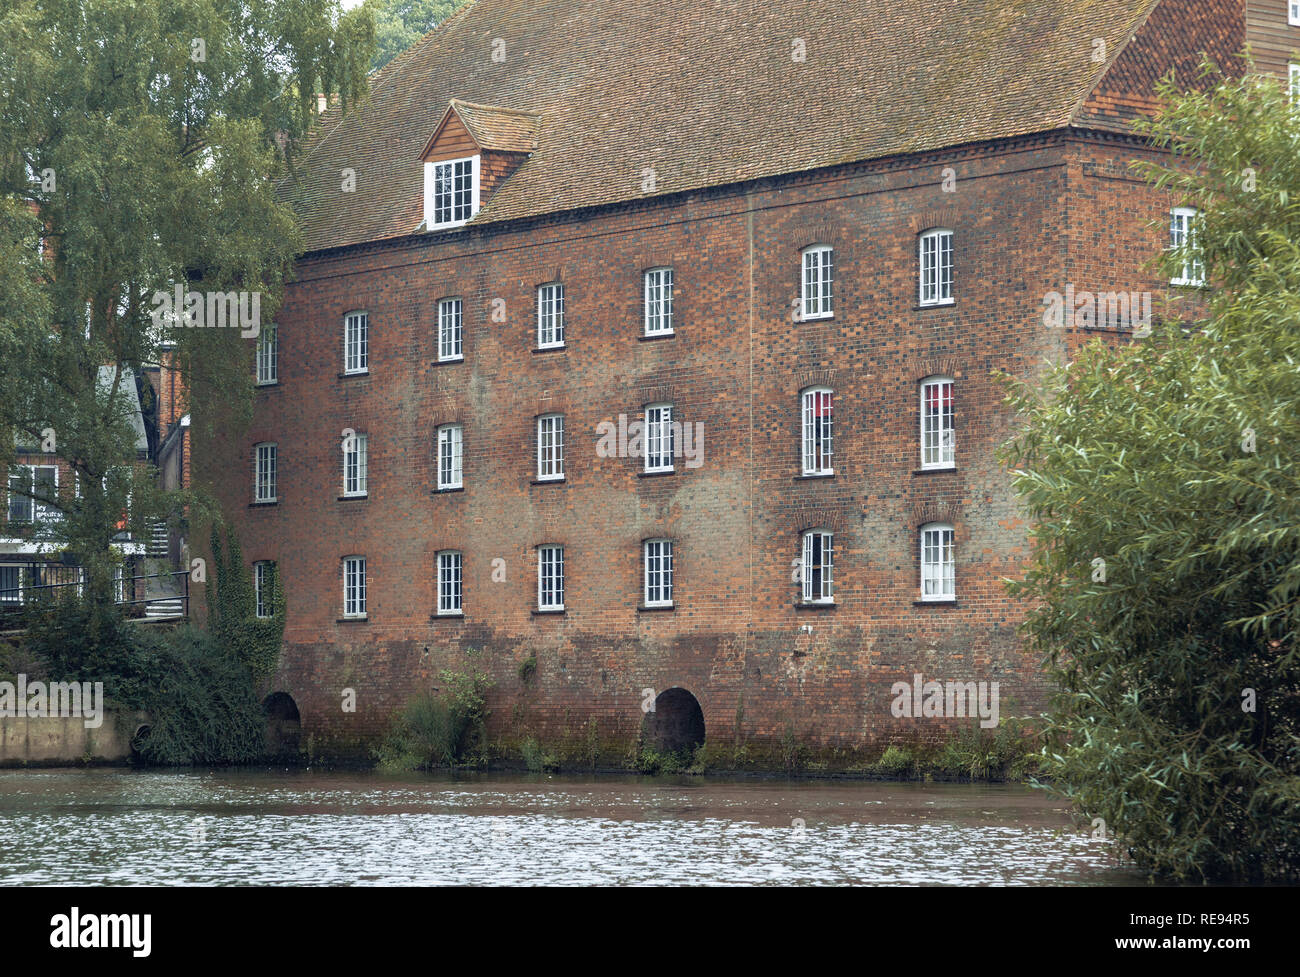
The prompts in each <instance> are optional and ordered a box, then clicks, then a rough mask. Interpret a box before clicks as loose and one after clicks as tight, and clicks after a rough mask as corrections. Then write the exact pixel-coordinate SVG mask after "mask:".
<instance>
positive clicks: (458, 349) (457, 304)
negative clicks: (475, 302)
mask: <svg viewBox="0 0 1300 977" xmlns="http://www.w3.org/2000/svg"><path fill="white" fill-rule="evenodd" d="M464 358H465V304H464V302H462V301H461V300H460V299H458V298H449V299H441V300H439V302H438V362H439V363H454V362H456V361H457V360H463V359H464Z"/></svg>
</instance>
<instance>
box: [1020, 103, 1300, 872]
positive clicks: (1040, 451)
mask: <svg viewBox="0 0 1300 977" xmlns="http://www.w3.org/2000/svg"><path fill="white" fill-rule="evenodd" d="M1162 94H1164V95H1165V96H1166V97H1167V98H1169V99H1170V100H1171V107H1170V108H1169V109H1168V110H1167V111H1166V112H1165V114H1164V115H1163V116H1162V118H1160V119H1158V120H1156V121H1155V122H1153V123H1151V124H1150V125H1149V126H1148V132H1149V134H1150V135H1151V137H1152V138H1153V139H1154V140H1155V142H1156V143H1157V144H1158V145H1164V146H1167V147H1170V148H1173V149H1176V150H1177V152H1178V154H1179V156H1180V157H1182V158H1181V159H1180V160H1177V161H1176V163H1182V164H1189V165H1176V166H1173V167H1170V168H1166V169H1161V170H1158V177H1157V178H1158V181H1159V185H1161V186H1165V187H1167V188H1169V189H1171V190H1172V191H1173V197H1172V201H1171V202H1172V203H1175V204H1177V203H1183V202H1189V203H1193V204H1195V205H1197V206H1199V207H1201V208H1202V211H1203V214H1204V222H1203V224H1202V227H1201V231H1200V237H1199V241H1200V251H1201V256H1202V257H1203V260H1204V261H1205V267H1206V272H1207V278H1208V280H1210V281H1211V282H1214V283H1215V284H1216V286H1218V287H1217V288H1216V290H1215V292H1214V293H1212V295H1211V296H1210V305H1209V316H1208V318H1207V319H1206V321H1204V322H1203V323H1198V326H1199V327H1200V328H1198V329H1197V330H1193V331H1191V332H1187V333H1184V332H1183V331H1182V330H1181V329H1179V328H1178V327H1177V326H1176V325H1169V326H1167V327H1166V328H1164V329H1157V331H1156V333H1155V335H1154V336H1153V338H1152V339H1151V340H1150V341H1148V342H1145V343H1134V344H1132V345H1126V346H1120V347H1118V348H1108V347H1107V346H1104V345H1102V344H1101V343H1099V342H1094V343H1092V344H1090V345H1088V346H1087V347H1085V348H1083V349H1082V350H1080V351H1079V353H1078V355H1077V356H1076V358H1075V360H1074V362H1073V363H1071V364H1069V365H1067V366H1063V367H1057V368H1054V369H1051V370H1050V371H1049V372H1048V373H1047V374H1046V376H1045V378H1044V380H1043V383H1042V388H1041V389H1035V388H1033V387H1031V386H1029V385H1027V384H1024V383H1016V382H1010V381H1008V384H1007V385H1008V388H1009V396H1008V401H1009V403H1010V404H1011V405H1012V406H1013V407H1015V408H1016V409H1017V410H1018V411H1020V412H1021V413H1022V414H1023V415H1024V416H1025V418H1026V419H1027V424H1026V426H1025V427H1024V428H1023V430H1022V431H1021V433H1019V434H1018V435H1017V436H1016V437H1015V438H1014V439H1013V441H1012V442H1011V443H1010V444H1008V446H1007V447H1006V449H1005V460H1006V461H1007V463H1008V466H1009V467H1011V468H1013V469H1014V472H1013V475H1014V478H1015V485H1016V488H1017V490H1018V491H1019V493H1020V495H1021V497H1022V499H1023V501H1024V504H1025V507H1026V509H1027V511H1028V513H1029V515H1030V517H1031V518H1032V519H1033V521H1034V525H1035V528H1034V529H1033V538H1032V545H1033V559H1032V563H1031V565H1030V567H1029V568H1028V570H1027V572H1026V574H1025V577H1024V579H1023V580H1022V581H1020V582H1018V583H1014V584H1012V585H1011V590H1012V592H1013V593H1014V594H1016V595H1019V596H1021V597H1024V598H1027V599H1029V613H1028V620H1027V623H1026V627H1025V633H1026V635H1027V637H1028V639H1029V641H1030V643H1031V644H1032V646H1033V647H1034V648H1036V649H1037V650H1038V651H1039V652H1040V653H1041V654H1042V656H1043V658H1044V661H1045V662H1046V665H1047V668H1048V670H1049V672H1050V674H1051V676H1052V678H1053V679H1054V680H1055V682H1056V683H1057V685H1058V687H1059V693H1058V694H1057V695H1056V697H1055V699H1054V701H1053V712H1052V716H1051V720H1050V726H1049V728H1048V729H1047V731H1046V732H1047V735H1048V743H1049V747H1048V749H1047V750H1046V751H1045V756H1044V765H1043V772H1044V773H1045V774H1047V775H1048V776H1050V777H1051V778H1053V782H1054V786H1055V787H1056V789H1058V790H1059V791H1061V792H1062V793H1063V794H1064V795H1065V796H1066V797H1069V798H1071V799H1072V800H1073V801H1075V802H1076V804H1077V806H1078V808H1079V810H1080V811H1081V812H1082V815H1083V817H1084V818H1085V819H1091V818H1093V817H1101V818H1104V819H1105V821H1106V824H1107V826H1108V828H1109V829H1110V831H1111V832H1112V833H1113V834H1114V835H1115V836H1116V837H1117V838H1118V839H1119V841H1120V842H1121V843H1122V844H1123V846H1124V847H1126V848H1127V850H1128V852H1129V853H1130V854H1131V856H1132V858H1133V859H1134V860H1135V862H1136V863H1137V864H1138V865H1139V866H1141V867H1143V868H1144V869H1146V870H1149V871H1150V872H1152V873H1153V874H1158V875H1162V876H1168V877H1172V878H1175V879H1189V880H1250V881H1259V880H1284V879H1285V880H1295V879H1297V878H1300V738H1298V736H1300V661H1298V660H1297V651H1296V642H1297V635H1298V633H1300V329H1297V327H1296V323H1297V322H1300V246H1297V242H1300V200H1296V199H1295V198H1294V188H1295V187H1297V186H1300V152H1298V151H1297V150H1298V149H1300V137H1298V132H1300V130H1298V128H1297V125H1296V117H1295V115H1294V114H1293V111H1292V109H1291V107H1290V105H1289V104H1288V102H1287V99H1286V97H1285V95H1284V94H1283V93H1282V92H1281V91H1280V90H1279V88H1278V86H1277V85H1276V84H1275V83H1273V82H1271V81H1259V80H1253V79H1252V80H1247V81H1244V82H1239V81H1231V80H1229V81H1224V82H1222V83H1220V84H1217V85H1215V86H1212V87H1211V88H1210V89H1209V90H1207V91H1206V92H1203V93H1199V94H1198V93H1193V94H1188V95H1179V94H1178V93H1176V92H1175V91H1174V90H1173V89H1172V88H1171V87H1168V86H1166V87H1165V88H1164V90H1163V92H1162ZM1247 169H1249V170H1251V171H1252V172H1253V174H1254V177H1255V180H1256V185H1255V187H1254V189H1253V190H1252V189H1246V181H1245V179H1244V175H1245V171H1246V170H1247ZM1169 257H1170V259H1171V260H1173V261H1178V260H1180V256H1178V255H1172V256H1169ZM1097 561H1103V562H1097ZM1247 690H1253V692H1252V691H1247ZM1252 694H1253V696H1255V697H1257V705H1256V706H1255V711H1247V709H1246V708H1244V707H1248V706H1249V705H1250V701H1249V700H1250V697H1251V696H1252Z"/></svg>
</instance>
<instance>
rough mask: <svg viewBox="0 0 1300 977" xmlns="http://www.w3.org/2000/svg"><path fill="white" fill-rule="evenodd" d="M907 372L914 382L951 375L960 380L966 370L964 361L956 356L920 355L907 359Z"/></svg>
mask: <svg viewBox="0 0 1300 977" xmlns="http://www.w3.org/2000/svg"><path fill="white" fill-rule="evenodd" d="M907 367H908V373H909V374H911V377H912V380H913V382H915V383H920V382H921V381H922V380H927V379H929V378H930V377H952V378H953V379H954V380H960V379H962V377H963V376H964V374H965V371H966V361H965V360H963V359H961V358H960V357H957V356H921V357H917V358H916V359H913V360H909V361H908V364H907Z"/></svg>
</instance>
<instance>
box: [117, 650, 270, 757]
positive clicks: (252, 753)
mask: <svg viewBox="0 0 1300 977" xmlns="http://www.w3.org/2000/svg"><path fill="white" fill-rule="evenodd" d="M158 652H159V654H158V657H159V663H160V666H161V667H160V671H159V675H158V686H157V688H156V690H155V691H154V693H153V694H152V695H151V696H150V699H149V702H148V704H147V705H148V712H149V718H150V730H149V735H148V736H147V737H146V738H145V739H144V741H143V743H142V744H141V745H140V758H141V759H142V760H143V761H144V762H145V763H150V764H160V765H168V766H171V765H188V764H200V763H202V764H211V763H251V762H252V761H254V760H257V759H258V758H259V757H261V756H262V755H263V753H264V752H265V746H266V743H265V735H266V717H265V716H264V715H263V713H262V706H261V703H260V702H259V700H258V697H257V695H256V693H255V691H254V688H253V683H252V681H251V680H250V676H249V674H248V671H247V670H246V669H245V668H244V666H243V664H242V663H241V662H240V661H239V660H238V659H237V658H236V657H235V656H234V655H233V654H231V652H230V649H228V648H224V647H222V646H221V644H220V643H219V642H218V641H217V640H216V639H214V637H213V636H212V635H210V634H207V633H205V632H202V631H198V630H195V629H190V628H186V629H182V630H179V631H176V632H174V633H173V634H172V635H169V636H168V638H167V639H166V640H163V641H160V642H159V648H158Z"/></svg>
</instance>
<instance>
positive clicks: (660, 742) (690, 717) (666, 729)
mask: <svg viewBox="0 0 1300 977" xmlns="http://www.w3.org/2000/svg"><path fill="white" fill-rule="evenodd" d="M641 736H642V740H643V742H644V743H645V745H646V746H647V747H649V748H650V749H652V750H654V751H655V752H656V753H689V752H690V751H692V750H694V749H695V748H696V747H697V746H699V745H700V744H702V743H703V742H704V710H703V709H701V708H700V703H699V700H698V699H696V698H695V696H693V695H691V693H689V692H688V691H686V690H685V689H680V688H672V689H665V690H664V691H662V692H660V693H659V695H658V696H656V697H655V707H654V711H653V712H647V713H646V715H645V720H644V721H643V722H642V726H641Z"/></svg>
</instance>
